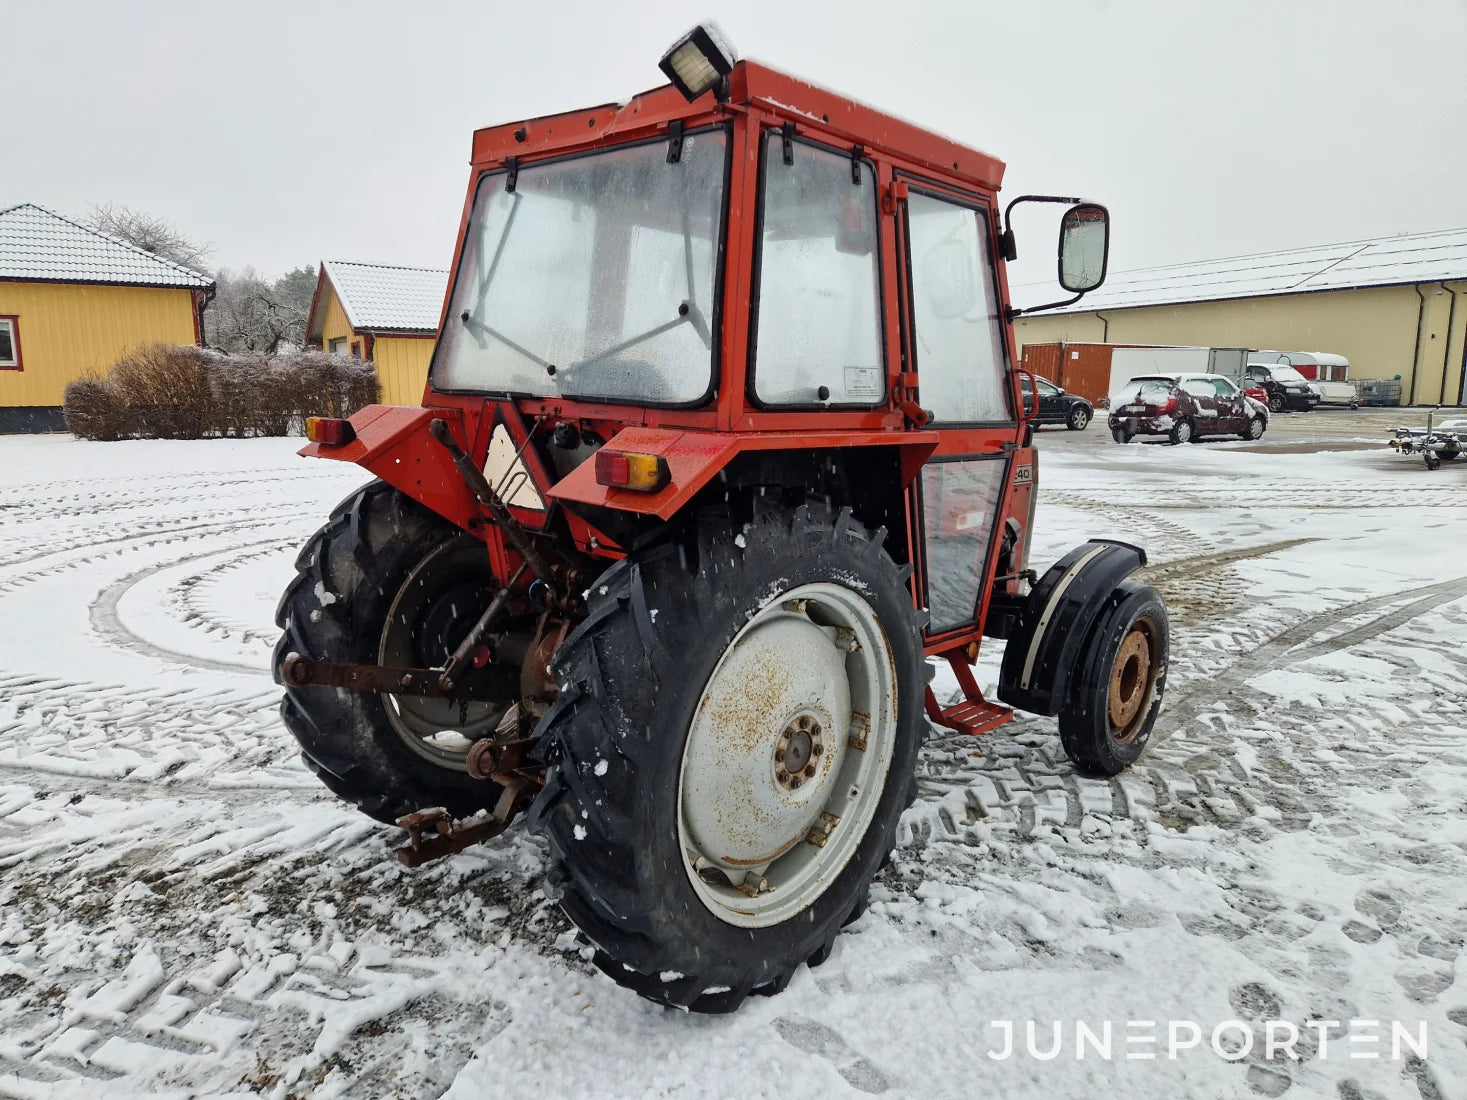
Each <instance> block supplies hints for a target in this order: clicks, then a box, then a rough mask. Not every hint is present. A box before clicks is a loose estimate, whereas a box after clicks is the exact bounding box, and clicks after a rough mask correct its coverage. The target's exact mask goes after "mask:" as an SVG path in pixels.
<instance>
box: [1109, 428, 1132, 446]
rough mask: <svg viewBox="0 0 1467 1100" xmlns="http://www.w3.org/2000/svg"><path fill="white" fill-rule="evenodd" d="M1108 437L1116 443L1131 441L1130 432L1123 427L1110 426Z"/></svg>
mask: <svg viewBox="0 0 1467 1100" xmlns="http://www.w3.org/2000/svg"><path fill="white" fill-rule="evenodd" d="M1110 437H1111V438H1112V439H1114V440H1115V441H1116V442H1117V443H1129V442H1131V433H1130V432H1128V431H1126V429H1125V428H1112V429H1111V430H1110Z"/></svg>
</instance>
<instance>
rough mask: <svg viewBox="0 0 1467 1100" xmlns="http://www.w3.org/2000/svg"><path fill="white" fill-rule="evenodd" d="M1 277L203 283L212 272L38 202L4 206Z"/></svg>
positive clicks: (210, 282) (0, 230)
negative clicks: (157, 252) (78, 220)
mask: <svg viewBox="0 0 1467 1100" xmlns="http://www.w3.org/2000/svg"><path fill="white" fill-rule="evenodd" d="M0 279H29V280H35V281H39V282H49V283H122V284H126V285H131V286H167V287H188V288H190V289H199V290H202V289H205V288H207V287H211V286H213V285H214V280H213V279H211V278H209V276H207V275H204V274H202V273H201V272H198V271H195V270H193V269H192V268H188V267H184V266H183V265H182V264H176V263H174V262H173V261H172V260H165V259H164V258H163V257H162V256H156V255H154V254H153V253H151V252H148V251H146V250H145V249H142V248H138V247H137V246H136V245H132V244H128V243H127V242H126V241H123V240H119V239H118V238H116V237H113V236H109V235H108V234H106V233H99V232H98V231H97V230H95V229H88V228H87V227H86V226H84V225H82V224H80V223H79V222H74V221H72V220H71V219H70V218H64V217H62V216H61V215H60V214H57V213H56V212H55V211H52V210H47V209H46V208H45V207H44V206H36V205H35V204H34V203H28V202H27V203H21V204H19V205H18V206H11V207H7V208H6V209H4V210H0Z"/></svg>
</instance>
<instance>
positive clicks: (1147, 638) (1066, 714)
mask: <svg viewBox="0 0 1467 1100" xmlns="http://www.w3.org/2000/svg"><path fill="white" fill-rule="evenodd" d="M1107 605H1108V606H1107V608H1106V610H1105V611H1104V612H1102V613H1101V615H1100V618H1099V619H1098V620H1097V621H1096V623H1095V625H1094V626H1093V627H1092V628H1091V630H1090V634H1089V637H1088V638H1087V640H1086V645H1085V647H1084V648H1083V649H1082V650H1081V655H1080V658H1079V661H1078V662H1077V663H1078V666H1079V667H1077V668H1076V669H1075V670H1074V674H1073V676H1072V678H1071V688H1070V698H1069V701H1068V702H1067V703H1066V705H1065V707H1064V708H1063V709H1062V710H1061V711H1060V714H1059V731H1060V741H1061V743H1062V744H1063V745H1064V747H1065V753H1066V754H1067V755H1068V756H1069V758H1070V760H1071V761H1073V762H1074V764H1075V766H1076V767H1077V768H1079V769H1080V770H1081V771H1082V772H1085V773H1087V774H1090V775H1115V774H1117V773H1118V772H1121V771H1123V770H1125V769H1126V768H1127V767H1129V766H1130V765H1131V764H1132V763H1134V762H1135V761H1136V759H1137V758H1138V757H1139V756H1140V755H1141V753H1142V751H1143V750H1144V749H1145V748H1146V742H1147V741H1148V740H1149V739H1150V737H1151V729H1152V727H1153V726H1154V725H1155V724H1156V716H1157V714H1158V712H1159V711H1160V710H1161V699H1162V694H1163V693H1164V692H1165V690H1166V674H1167V662H1168V658H1169V639H1168V622H1167V613H1166V605H1165V604H1164V603H1163V602H1162V599H1161V596H1160V595H1158V594H1157V592H1156V589H1154V588H1152V587H1150V586H1149V585H1144V584H1141V583H1140V582H1138V581H1133V580H1126V581H1122V582H1121V583H1120V584H1118V585H1117V586H1116V588H1115V590H1114V591H1113V592H1112V593H1111V594H1110V596H1109V598H1108V600H1107Z"/></svg>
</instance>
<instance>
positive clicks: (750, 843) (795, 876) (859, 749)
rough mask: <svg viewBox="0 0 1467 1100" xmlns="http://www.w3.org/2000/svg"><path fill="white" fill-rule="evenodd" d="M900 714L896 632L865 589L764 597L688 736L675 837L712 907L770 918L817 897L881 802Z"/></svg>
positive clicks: (764, 921) (723, 914) (730, 916)
mask: <svg viewBox="0 0 1467 1100" xmlns="http://www.w3.org/2000/svg"><path fill="white" fill-rule="evenodd" d="M896 726H897V689H896V661H895V658H894V657H893V655H892V651H891V643H890V642H889V641H888V640H887V637H886V631H885V630H883V629H882V626H881V621H880V619H879V618H878V617H877V615H876V612H875V611H874V610H873V609H872V607H871V605H870V604H868V603H867V602H866V600H865V599H864V598H863V597H862V596H861V595H860V594H859V593H857V592H855V591H853V590H851V589H849V588H846V587H844V586H842V585H838V584H831V583H826V582H821V583H816V584H805V585H800V586H798V587H796V588H793V589H791V590H789V591H788V592H785V593H783V594H782V595H779V596H776V597H774V598H773V599H771V600H769V601H768V602H767V603H765V604H764V605H763V606H762V607H761V608H760V609H759V611H758V612H757V613H756V614H755V615H754V616H753V618H751V619H750V620H749V622H748V623H747V624H745V626H744V628H743V629H742V630H740V631H739V632H738V634H737V635H735V636H734V639H733V641H732V642H731V643H730V644H729V647H728V649H727V650H725V651H724V654H723V656H722V657H721V658H720V659H719V662H718V665H717V666H716V667H715V668H714V670H713V674H712V675H711V676H710V677H709V678H708V683H707V685H706V686H705V687H704V689H703V695H702V698H700V699H699V701H698V707H697V710H696V711H694V715H693V721H692V725H691V726H690V728H689V730H688V739H687V743H686V744H685V745H684V748H683V758H682V767H681V770H680V772H679V776H678V841H679V843H680V845H681V848H682V852H683V867H684V870H685V871H686V873H687V875H688V881H689V882H690V883H692V886H693V890H694V892H695V893H696V894H697V896H698V899H699V900H700V901H701V902H702V903H703V904H704V905H705V906H706V907H707V908H708V909H709V911H710V912H712V913H713V914H714V915H715V916H717V917H718V918H719V919H720V920H723V921H726V922H728V923H729V924H733V925H737V926H739V927H742V928H765V927H768V926H770V925H774V924H779V923H781V922H783V921H786V920H789V919H790V918H791V917H793V916H795V915H796V914H797V913H800V912H803V911H804V910H805V909H806V908H808V907H809V906H810V905H811V904H812V903H813V902H814V901H815V900H816V899H817V898H819V897H820V895H821V894H823V893H824V892H825V890H826V889H827V888H828V887H829V886H830V885H831V883H833V882H834V881H835V879H836V878H837V877H838V876H839V874H840V872H841V871H842V870H843V869H844V868H845V866H846V864H848V863H849V862H850V861H851V858H852V857H853V856H854V855H855V854H856V850H857V848H858V847H859V846H860V843H861V840H862V839H863V838H864V837H865V835H866V830H867V829H868V828H869V827H870V825H871V820H872V818H873V817H874V816H875V814H876V807H877V805H878V804H879V803H880V801H881V795H882V792H883V790H884V789H885V786H886V775H887V771H888V769H889V767H890V765H891V758H892V753H893V750H894V748H895V744H896ZM790 769H795V770H794V771H791V770H790Z"/></svg>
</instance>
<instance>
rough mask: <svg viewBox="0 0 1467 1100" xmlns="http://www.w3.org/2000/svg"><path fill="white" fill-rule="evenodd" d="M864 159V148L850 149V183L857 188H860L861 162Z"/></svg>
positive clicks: (854, 147) (855, 147) (859, 146)
mask: <svg viewBox="0 0 1467 1100" xmlns="http://www.w3.org/2000/svg"><path fill="white" fill-rule="evenodd" d="M865 159H866V147H865V146H864V145H856V146H853V147H852V148H851V182H852V183H854V184H855V185H856V186H857V187H860V186H861V162H862V161H863V160H865Z"/></svg>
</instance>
